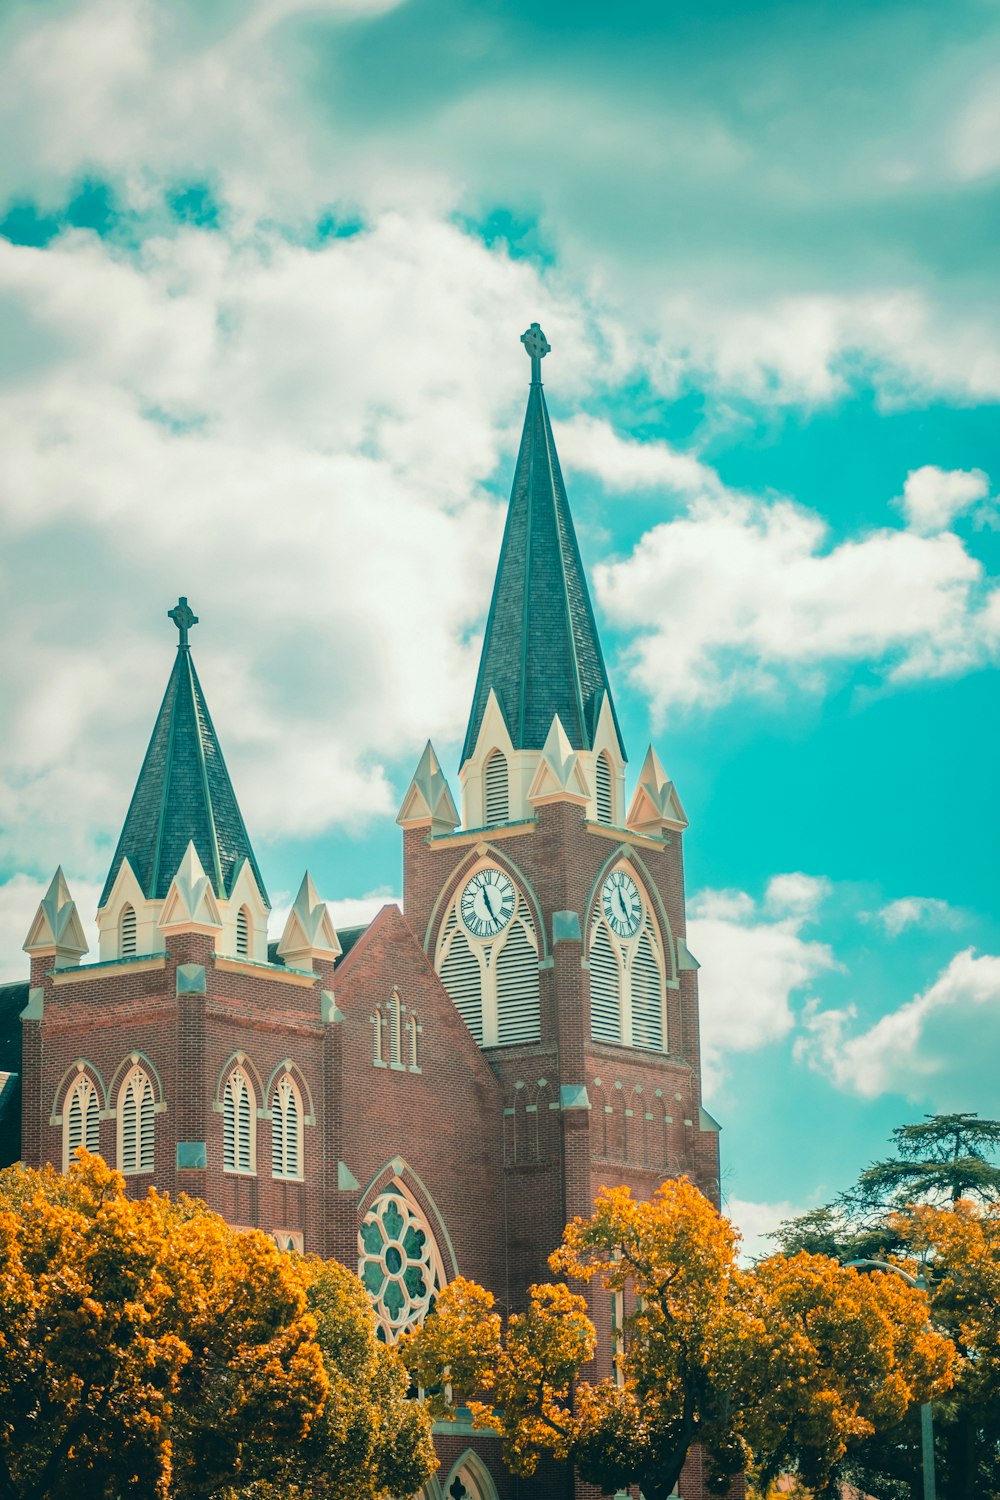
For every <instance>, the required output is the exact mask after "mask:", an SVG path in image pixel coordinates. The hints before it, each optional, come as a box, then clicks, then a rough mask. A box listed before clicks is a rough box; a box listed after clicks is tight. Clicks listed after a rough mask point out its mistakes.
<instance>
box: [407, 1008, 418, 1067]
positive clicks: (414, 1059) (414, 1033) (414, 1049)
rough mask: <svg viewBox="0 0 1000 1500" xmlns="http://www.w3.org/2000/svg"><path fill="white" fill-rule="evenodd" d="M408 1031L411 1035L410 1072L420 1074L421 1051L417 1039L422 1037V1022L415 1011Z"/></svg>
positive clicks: (412, 1011)
mask: <svg viewBox="0 0 1000 1500" xmlns="http://www.w3.org/2000/svg"><path fill="white" fill-rule="evenodd" d="M407 1030H408V1031H409V1033H410V1072H411V1073H419V1072H420V1049H419V1046H418V1041H417V1039H418V1037H419V1035H420V1022H419V1021H418V1020H417V1013H416V1011H415V1010H411V1011H410V1020H409V1024H408V1026H407Z"/></svg>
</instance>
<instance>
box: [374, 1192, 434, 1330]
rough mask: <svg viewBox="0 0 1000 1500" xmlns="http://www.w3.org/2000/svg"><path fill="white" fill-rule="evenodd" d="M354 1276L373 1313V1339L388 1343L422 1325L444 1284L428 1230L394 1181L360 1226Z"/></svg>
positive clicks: (429, 1229) (413, 1204)
mask: <svg viewBox="0 0 1000 1500" xmlns="http://www.w3.org/2000/svg"><path fill="white" fill-rule="evenodd" d="M358 1275H359V1276H360V1277H361V1280H362V1281H363V1283H364V1286H365V1290H366V1291H367V1293H368V1296H369V1297H370V1298H371V1301H372V1305H373V1307H374V1309H375V1317H376V1318H377V1320H378V1336H379V1338H380V1339H382V1341H383V1342H384V1343H387V1344H392V1343H394V1342H395V1340H396V1339H397V1337H398V1336H399V1334H401V1333H402V1332H403V1331H404V1329H408V1328H415V1327H417V1326H418V1325H419V1324H420V1323H422V1322H423V1320H424V1318H425V1317H426V1316H427V1314H428V1313H429V1312H431V1311H432V1309H433V1307H434V1303H435V1301H436V1300H437V1296H438V1293H439V1292H440V1290H441V1288H442V1287H443V1286H444V1284H445V1276H444V1268H443V1266H442V1262H441V1255H440V1252H439V1251H438V1247H437V1244H436V1242H435V1239H434V1235H433V1234H432V1232H431V1228H430V1225H429V1224H428V1223H427V1220H426V1218H425V1217H424V1215H423V1214H422V1213H421V1211H420V1209H419V1208H418V1207H417V1204H416V1203H415V1201H414V1200H413V1198H412V1197H411V1196H410V1194H409V1193H408V1192H407V1191H406V1189H405V1188H404V1187H403V1184H402V1183H401V1182H400V1181H399V1180H398V1179H394V1180H393V1181H392V1183H391V1184H390V1185H389V1187H388V1188H387V1189H386V1191H385V1192H384V1193H380V1194H379V1196H378V1197H377V1198H376V1199H375V1202H374V1203H373V1204H372V1206H371V1208H369V1210H368V1212H367V1213H366V1214H365V1216H364V1218H363V1220H362V1221H361V1228H360V1230H359V1231H358Z"/></svg>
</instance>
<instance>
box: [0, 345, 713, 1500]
mask: <svg viewBox="0 0 1000 1500" xmlns="http://www.w3.org/2000/svg"><path fill="white" fill-rule="evenodd" d="M522 342H523V343H524V345H525V348H526V350H527V352H528V354H529V355H530V357H531V372H532V378H531V386H530V392H529V396H528V405H527V413H526V416H525V422H524V432H523V436H522V439H521V446H520V451H519V453H518V458H517V465H516V469H515V473H514V481H513V488H512V492H511V499H510V507H509V512H508V516H507V523H506V530H505V532H504V538H503V544H502V550H501V555H500V561H499V567H498V570H497V576H496V584H495V587H494V592H493V599H492V603H491V606H490V612H489V617H488V621H487V625H486V634H485V640H484V644H483V652H482V661H481V664H480V668H479V676H478V680H477V683H476V688H475V694H474V697H473V701H472V706H471V714H470V718H469V727H468V733H467V735H466V740H465V746H464V749H463V752H462V759H461V768H460V770H459V777H458V779H459V782H460V792H459V798H458V801H456V799H455V797H454V796H453V793H452V790H451V788H450V786H449V784H448V782H447V780H446V778H445V776H444V774H443V772H442V770H441V767H440V765H439V762H438V759H437V756H436V755H435V752H434V750H433V747H432V746H431V745H430V744H428V745H427V748H426V749H425V751H424V753H423V755H422V756H421V759H420V763H419V765H418V766H417V769H416V772H415V774H414V776H413V779H412V781H411V783H410V785H409V788H408V789H407V792H406V795H405V797H404V798H403V802H402V806H401V808H400V811H399V816H398V822H399V825H400V827H401V829H402V836H403V909H402V911H400V909H399V908H398V907H397V906H394V905H390V906H386V907H384V908H383V909H382V910H381V911H380V912H379V914H378V915H377V916H376V917H375V918H374V920H373V921H372V922H370V923H369V924H368V925H367V926H365V927H363V928H351V929H348V930H339V931H338V930H336V929H335V928H334V926H333V924H332V922H331V919H330V916H329V914H328V911H327V908H326V906H325V905H324V903H323V901H322V900H321V899H320V898H319V896H318V894H317V892H316V889H315V887H314V885H313V883H312V880H311V879H310V877H309V876H308V875H306V876H305V878H304V879H303V881H302V885H301V888H300V890H299V892H298V896H297V898H296V900H295V904H294V906H293V907H292V910H291V913H290V915H289V917H288V920H287V922H286V923H285V926H284V930H283V931H282V932H281V933H280V934H277V935H275V936H276V940H273V939H270V938H269V934H268V915H269V903H268V897H267V890H266V886H265V881H264V875H263V872H262V871H261V869H260V867H259V865H258V862H257V859H256V857H255V855H254V850H253V846H252V844H251V841H250V835H249V832H248V830H247V828H246V825H245V823H244V821H243V818H242V815H241V813H240V808H239V804H238V802H237V798H236V794H235V792H234V789H233V784H232V782H231V780H230V776H229V771H228V769H227V766H226V762H225V760H224V758H223V754H222V748H221V742H220V739H219V736H218V734H217V732H216V728H215V725H214V723H213V721H212V717H211V715H210V713H209V708H208V704H207V703H206V701H205V697H204V694H203V692H202V688H201V684H200V682H199V679H198V674H197V672H196V670H195V665H194V660H193V657H192V652H191V646H190V643H189V634H190V632H191V630H192V628H193V627H194V626H195V625H196V624H197V623H198V622H197V619H196V617H195V615H194V614H193V612H192V611H191V609H190V608H189V607H188V604H187V601H186V600H184V599H182V600H181V601H180V602H179V604H178V606H177V607H176V608H175V609H173V610H171V611H170V618H171V619H172V621H173V622H174V624H175V625H176V627H177V629H178V631H179V640H178V645H177V651H176V655H175V658H174V662H173V666H172V669H171V671H170V676H169V680H168V682H167V688H166V693H165V695H164V698H163V702H162V704H161V707H160V710H159V714H158V715H157V717H156V721H155V724H154V727H153V732H152V737H151V739H150V742H149V748H148V750H147V752H146V757H145V759H144V761H143V763H142V766H141V769H140V770H139V775H138V781H137V783H136V787H135V792H134V794H133V797H132V801H131V804H130V806H129V808H128V812H127V813H126V816H125V822H124V826H123V828H122V832H121V837H120V839H119V841H118V846H117V849H116V851H115V855H114V858H113V860H112V863H111V868H110V870H109V871H108V876H107V881H106V884H105V886H104V891H103V894H102V896H101V902H100V908H99V911H98V915H97V922H98V928H99V934H100V953H99V957H98V958H97V960H96V962H89V963H86V964H84V963H82V962H81V960H82V958H83V956H84V954H85V953H86V951H87V943H86V941H85V939H84V935H83V930H82V926H81V923H80V920H79V917H78V915H77V911H76V907H75V904H74V902H73V900H72V896H71V893H70V891H69V890H68V889H67V886H66V882H65V880H64V878H63V875H62V873H61V871H59V872H57V874H56V876H55V878H54V879H53V881H52V884H51V886H50V888H49V891H48V893H47V895H46V897H45V899H44V900H43V901H42V903H41V905H40V906H39V909H38V912H37V915H36V916H35V918H34V920H33V922H32V924H31V928H30V931H29V933H28V936H27V940H26V942H25V949H26V952H27V953H28V954H29V955H30V960H31V977H30V986H29V987H27V989H26V992H24V993H22V999H23V1000H25V1001H26V1004H25V1005H24V1008H23V1011H22V1014H21V1021H22V1028H23V1058H22V1064H21V1077H22V1110H21V1118H22V1140H21V1155H22V1156H23V1159H24V1160H25V1161H26V1162H27V1163H28V1164H29V1165H31V1166H38V1165H40V1164H41V1163H43V1162H53V1163H56V1164H57V1165H59V1166H61V1167H62V1168H64V1169H65V1167H66V1165H67V1164H68V1162H69V1160H70V1158H71V1155H72V1153H73V1151H74V1150H75V1148H76V1147H77V1146H78V1145H80V1144H81V1143H82V1144H84V1145H85V1146H87V1147H88V1148H89V1149H90V1150H92V1151H100V1153H101V1154H102V1155H103V1156H104V1157H105V1158H106V1160H107V1161H108V1162H110V1163H112V1164H113V1165H115V1166H116V1167H118V1168H119V1169H120V1170H121V1171H122V1172H123V1173H124V1174H125V1176H126V1178H127V1180H128V1182H129V1183H130V1184H131V1185H133V1189H134V1191H135V1192H137V1193H141V1192H144V1191H145V1189H146V1187H147V1185H148V1184H150V1183H155V1184H156V1186H157V1187H158V1188H161V1189H165V1190H168V1191H170V1192H172V1193H174V1192H186V1193H189V1194H192V1195H193V1196H195V1197H198V1198H202V1199H204V1200H205V1202H206V1203H207V1204H208V1205H209V1206H210V1207H211V1208H213V1209H215V1210H216V1211H217V1212H218V1213H220V1214H222V1215H224V1216H225V1218H226V1219H228V1220H229V1221H230V1222H231V1223H233V1224H236V1225H245V1226H254V1227H256V1228H259V1229H262V1230H264V1231H266V1232H267V1233H269V1234H272V1235H274V1237H275V1238H276V1239H277V1241H278V1243H279V1244H280V1245H282V1246H283V1247H289V1248H294V1249H298V1250H305V1251H312V1252H315V1253H317V1254H319V1255H322V1256H335V1257H336V1258H337V1259H338V1260H340V1261H342V1262H344V1263H345V1264H347V1265H350V1266H352V1267H356V1268H357V1270H358V1273H359V1275H360V1276H361V1278H362V1280H363V1281H364V1283H365V1285H366V1287H367V1289H368V1292H369V1294H370V1296H371V1299H372V1303H373V1306H374V1309H375V1313H376V1317H377V1319H378V1325H379V1330H380V1336H382V1337H383V1338H385V1339H387V1340H389V1341H392V1340H393V1339H394V1338H395V1337H396V1335H397V1333H398V1332H399V1331H400V1330H401V1329H404V1328H407V1327H409V1326H410V1325H411V1324H412V1323H413V1322H414V1321H416V1320H418V1319H420V1318H421V1317H422V1316H423V1314H424V1313H425V1311H426V1310H427V1307H428V1305H429V1304H430V1302H431V1301H432V1299H433V1298H434V1296H435V1293H436V1291H437V1290H438V1288H440V1287H441V1286H442V1285H443V1284H444V1283H445V1282H447V1281H448V1280H450V1279H451V1278H452V1277H454V1276H455V1275H457V1274H462V1275H465V1276H469V1277H472V1278H474V1279H475V1280H477V1281H479V1282H482V1283H483V1284H484V1285H486V1286H488V1287H489V1288H491V1289H492V1290H493V1291H494V1292H495V1294H496V1296H497V1299H498V1302H499V1303H500V1304H501V1305H502V1306H504V1307H507V1308H515V1307H517V1306H518V1305H519V1304H520V1303H521V1302H522V1301H523V1298H524V1294H525V1288H526V1287H527V1286H528V1284H529V1283H530V1282H532V1281H534V1280H543V1279H546V1278H547V1276H548V1274H549V1273H548V1270H547V1267H546V1257H547V1255H548V1253H549V1252H550V1251H551V1250H552V1249H553V1248H554V1247H555V1245H556V1244H557V1243H558V1241H559V1239H560V1236H561V1232H562V1229H563V1226H564V1224H565V1222H566V1221H567V1219H569V1218H570V1217H571V1216H572V1215H574V1214H586V1213H588V1212H589V1211H590V1209H591V1206H592V1203H593V1200H594V1197H595V1194H596V1193H597V1191H598V1189H599V1188H600V1187H601V1185H602V1184H605V1183H609V1184H610V1183H627V1184H628V1185H629V1186H630V1187H631V1188H632V1190H633V1192H634V1193H635V1194H636V1195H637V1196H642V1197H647V1196H649V1195H650V1194H651V1193H652V1192H653V1190H654V1189H655V1187H656V1186H657V1185H658V1183H659V1182H660V1181H661V1180H662V1178H663V1177H664V1176H667V1175H680V1174H682V1173H686V1174H688V1175H689V1176H690V1177H691V1178H692V1179H693V1180H694V1181H695V1182H697V1183H698V1184H699V1185H700V1186H701V1187H702V1188H703V1190H704V1191H706V1192H707V1193H708V1194H709V1195H710V1196H713V1197H716V1198H717V1197H718V1179H719V1162H718V1127H717V1125H716V1124H715V1122H714V1121H713V1120H712V1119H711V1117H710V1116H709V1115H708V1114H707V1113H706V1111H705V1110H704V1108H703V1107H702V1103H701V1081H700V1068H699V1039H698V994H697V974H696V970H697V964H696V962H695V960H694V959H693V958H692V956H691V954H690V953H689V952H688V949H687V947H686V945H685V941H684V933H685V914H684V875H683V863H682V852H681V846H682V835H683V832H684V830H685V828H686V827H687V820H686V818H685V815H684V810H683V808H682V806H681V803H680V800H679V798H678V795H677V792H676V791H675V789H674V786H673V784H672V783H671V782H670V781H669V779H668V778H667V775H666V773H665V771H664V769H663V767H662V765H661V763H660V761H659V759H658V757H657V755H656V752H655V751H654V750H653V749H650V750H649V751H648V752H647V754H646V757H645V760H644V761H643V763H642V769H641V770H640V772H639V777H638V784H637V786H636V789H635V791H634V793H633V795H632V797H631V800H630V801H629V800H628V799H627V797H626V786H625V781H626V772H625V767H626V756H625V746H624V744H623V742H622V735H621V730H620V728H619V725H618V720H617V717H616V714H615V707H614V701H613V698H612V694H611V687H610V684H609V681H608V676H607V672H606V669H605V664H604V658H603V655H602V652H601V644H600V640H599V638H598V633H597V627H596V624H595V620H594V613H593V608H592V605H591V601H590V596H589V592H588V589H587V583H586V577H585V573H584V570H583V566H582V563H581V559H580V553H579V549H578V545H577V541H576V536H575V533H574V529H573V522H572V519H571V516H570V511H569V506H568V502H567V497H566V490H565V486H564V484H563V479H562V474H561V472H560V468H559V460H558V457H557V455H556V450H555V444H554V441H553V435H552V428H551V426H550V423H549V416H548V412H547V409H546V404H545V398H544V395H543V391H542V383H541V360H542V357H543V356H544V355H545V354H547V353H548V344H547V343H546V341H545V339H544V335H543V334H542V333H541V330H540V329H539V328H538V325H537V324H534V325H532V327H531V329H529V330H528V332H527V333H526V334H525V335H524V336H523V339H522ZM206 624H208V622H206ZM208 628H209V629H210V625H209V626H208ZM203 629H204V627H203ZM205 644H206V649H208V650H210V649H211V636H210V634H209V636H208V639H207V640H206V643H205ZM223 727H224V726H223ZM459 802H460V804H461V811H460V810H459ZM8 988H9V987H8ZM0 1019H2V1017H0ZM0 1077H2V1075H0ZM592 1307H593V1316H594V1319H595V1322H596V1323H597V1326H598V1331H599V1335H600V1338H601V1348H602V1354H601V1360H602V1361H603V1364H599V1367H598V1372H597V1373H598V1374H601V1373H607V1371H608V1369H609V1368H610V1365H609V1352H608V1351H609V1346H610V1343H611V1340H612V1332H611V1327H612V1318H613V1311H612V1308H611V1305H610V1298H608V1297H607V1296H606V1294H603V1293H601V1291H600V1290H599V1289H598V1290H596V1291H594V1292H593V1294H592ZM437 1441H438V1448H439V1452H440V1454H441V1469H440V1471H439V1474H438V1476H437V1478H436V1479H434V1480H432V1481H431V1484H430V1485H429V1486H428V1488H427V1490H426V1491H425V1497H426V1500H435V1497H441V1496H444V1495H449V1496H451V1495H461V1494H463V1493H464V1494H465V1495H467V1496H469V1497H471V1500H515V1497H523V1500H529V1497H541V1496H546V1497H569V1496H572V1495H573V1494H574V1481H573V1478H572V1475H571V1474H570V1473H569V1472H568V1471H567V1470H566V1469H565V1468H563V1467H559V1466H554V1465H550V1466H549V1467H548V1468H547V1469H545V1470H544V1471H543V1472H541V1473H540V1475H539V1476H538V1477H537V1478H536V1479H534V1480H532V1481H530V1482H529V1481H525V1480H520V1481H517V1480H514V1479H512V1478H511V1477H510V1476H509V1475H507V1474H506V1472H505V1471H504V1470H503V1468H502V1466H501V1464H500V1462H499V1458H498V1451H497V1443H496V1441H495V1440H494V1439H491V1438H489V1437H484V1436H482V1435H481V1434H474V1433H472V1432H471V1429H467V1428H466V1427H465V1426H463V1424H462V1423H459V1424H458V1425H457V1427H448V1429H447V1431H443V1432H442V1434H441V1435H440V1436H439V1437H438V1439H437ZM462 1486H464V1490H463V1489H462ZM576 1493H579V1494H583V1493H593V1492H592V1491H590V1490H589V1489H587V1487H582V1486H579V1485H578V1486H577V1489H576ZM681 1494H682V1495H683V1496H684V1497H686V1500H699V1497H700V1496H701V1494H702V1487H701V1479H700V1475H699V1473H698V1472H697V1467H696V1465H692V1466H691V1467H690V1468H689V1471H688V1472H687V1473H686V1474H685V1477H684V1479H683V1480H682V1483H681Z"/></svg>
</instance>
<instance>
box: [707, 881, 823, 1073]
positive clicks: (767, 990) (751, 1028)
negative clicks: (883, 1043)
mask: <svg viewBox="0 0 1000 1500" xmlns="http://www.w3.org/2000/svg"><path fill="white" fill-rule="evenodd" d="M825 888H826V882H825V881H822V880H818V879H814V878H813V877H809V876H803V875H782V876H776V877H775V879H774V880H773V881H772V882H771V885H770V886H769V889H768V895H767V898H766V901H765V910H764V911H761V910H760V909H759V908H758V906H757V904H756V903H755V902H754V900H753V898H752V897H751V896H749V895H748V894H747V893H746V892H745V891H713V890H708V891H700V892H699V893H698V894H697V895H695V896H694V897H692V899H691V901H690V903H689V912H690V915H689V919H688V943H689V945H690V947H691V950H692V952H693V953H695V954H696V956H697V958H698V961H699V963H700V964H701V972H700V974H699V982H698V992H699V999H700V1003H701V1036H702V1048H703V1063H704V1068H705V1072H706V1076H707V1078H708V1080H709V1081H708V1084H707V1085H706V1086H707V1087H708V1088H709V1089H710V1088H711V1086H712V1084H713V1083H714V1081H715V1080H716V1078H717V1077H718V1075H719V1073H720V1071H721V1070H722V1068H723V1066H724V1059H725V1057H726V1055H727V1054H728V1053H731V1052H752V1051H755V1050H756V1049H757V1048H759V1047H763V1046H765V1045H766V1044H767V1043H768V1042H774V1041H778V1040H780V1038H781V1037H783V1036H786V1035H787V1034H788V1032H789V1031H790V1030H791V1029H792V1027H793V1025H794V1023H795V1016H794V1012H793V1009H792V999H793V996H795V995H796V994H798V993H800V992H801V991H802V990H804V989H805V988H807V987H808V986H809V985H810V984H811V983H812V982H813V980H814V979H816V978H817V977H818V976H819V975H820V974H823V973H826V972H828V971H829V970H831V969H835V968H836V967H837V964H836V961H835V959H834V956H833V953H832V950H831V949H830V948H829V947H828V945H827V944H826V943H820V942H815V941H812V940H809V939H807V938H804V937H803V936H802V928H803V926H804V925H805V924H806V922H807V921H808V920H809V918H811V917H812V916H813V915H815V912H816V910H817V907H818V904H819V901H820V900H821V899H822V895H823V893H824V892H825ZM779 911H780V912H781V913H782V914H781V915H778V914H777V913H778V912H779Z"/></svg>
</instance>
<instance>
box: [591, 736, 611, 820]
mask: <svg viewBox="0 0 1000 1500" xmlns="http://www.w3.org/2000/svg"><path fill="white" fill-rule="evenodd" d="M594 780H595V784H596V792H597V798H596V800H597V821H598V822H599V823H610V822H612V821H613V819H612V816H611V811H612V809H611V763H610V761H609V760H608V757H607V756H606V755H604V754H603V753H602V754H600V755H599V756H598V757H597V770H596V774H595V777H594Z"/></svg>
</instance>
